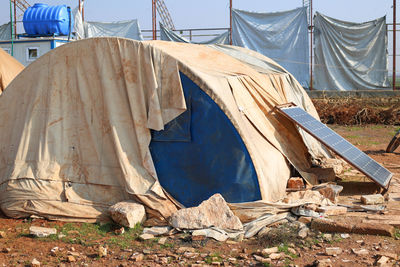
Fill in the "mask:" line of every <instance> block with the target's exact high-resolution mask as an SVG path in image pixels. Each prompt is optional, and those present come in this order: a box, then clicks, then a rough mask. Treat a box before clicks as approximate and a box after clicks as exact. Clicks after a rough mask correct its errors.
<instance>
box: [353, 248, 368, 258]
mask: <svg viewBox="0 0 400 267" xmlns="http://www.w3.org/2000/svg"><path fill="white" fill-rule="evenodd" d="M351 251H352V252H353V253H354V254H356V255H358V256H366V255H368V254H369V251H368V250H366V249H365V248H360V249H357V248H352V249H351Z"/></svg>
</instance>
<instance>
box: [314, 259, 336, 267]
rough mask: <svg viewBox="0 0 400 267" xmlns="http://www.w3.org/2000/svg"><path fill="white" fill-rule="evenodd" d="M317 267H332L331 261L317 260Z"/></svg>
mask: <svg viewBox="0 0 400 267" xmlns="http://www.w3.org/2000/svg"><path fill="white" fill-rule="evenodd" d="M317 266H318V267H332V266H333V265H332V261H331V260H330V259H321V260H318V265H317Z"/></svg>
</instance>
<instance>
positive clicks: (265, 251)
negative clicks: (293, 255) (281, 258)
mask: <svg viewBox="0 0 400 267" xmlns="http://www.w3.org/2000/svg"><path fill="white" fill-rule="evenodd" d="M278 251H279V249H278V247H272V248H264V249H263V250H262V252H261V253H262V254H263V255H269V254H272V253H278Z"/></svg>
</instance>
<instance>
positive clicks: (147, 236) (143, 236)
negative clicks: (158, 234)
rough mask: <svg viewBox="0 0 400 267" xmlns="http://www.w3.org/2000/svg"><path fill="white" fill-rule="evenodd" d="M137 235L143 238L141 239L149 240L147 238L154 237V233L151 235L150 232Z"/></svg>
mask: <svg viewBox="0 0 400 267" xmlns="http://www.w3.org/2000/svg"><path fill="white" fill-rule="evenodd" d="M139 237H140V238H141V239H143V240H149V239H153V238H154V235H151V234H141V235H140V236H139Z"/></svg>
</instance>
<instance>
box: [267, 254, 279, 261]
mask: <svg viewBox="0 0 400 267" xmlns="http://www.w3.org/2000/svg"><path fill="white" fill-rule="evenodd" d="M282 256H283V255H282V254H281V253H272V254H269V256H268V258H270V259H271V260H279V259H281V258H282Z"/></svg>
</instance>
